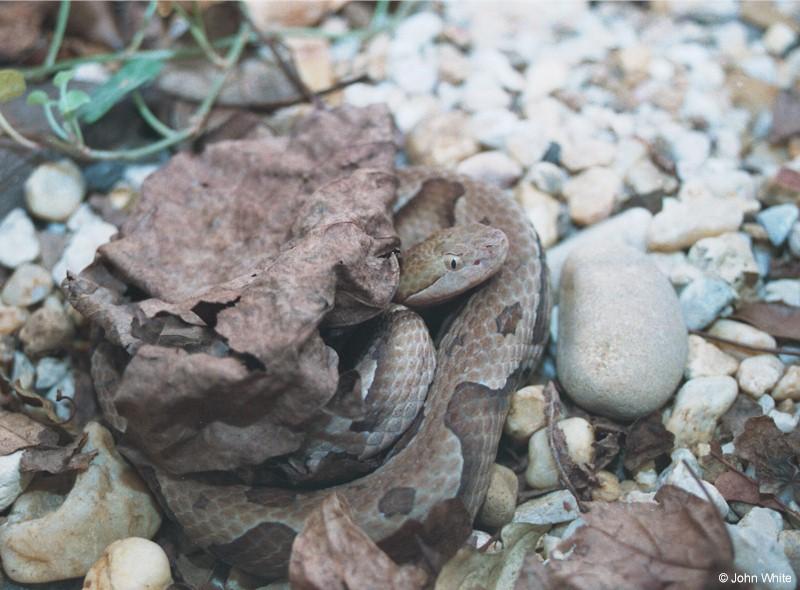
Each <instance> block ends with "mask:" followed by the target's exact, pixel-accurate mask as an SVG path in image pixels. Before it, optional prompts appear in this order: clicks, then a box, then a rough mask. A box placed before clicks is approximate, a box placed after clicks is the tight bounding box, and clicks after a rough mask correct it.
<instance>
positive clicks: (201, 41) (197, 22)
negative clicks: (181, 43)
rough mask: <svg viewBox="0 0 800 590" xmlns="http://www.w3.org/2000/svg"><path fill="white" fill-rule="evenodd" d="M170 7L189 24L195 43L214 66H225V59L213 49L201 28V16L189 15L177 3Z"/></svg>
mask: <svg viewBox="0 0 800 590" xmlns="http://www.w3.org/2000/svg"><path fill="white" fill-rule="evenodd" d="M172 8H173V10H175V12H177V13H178V15H179V16H180V17H181V18H182V19H183V20H185V21H186V23H187V24H188V25H189V33H191V35H192V38H193V39H194V41H195V43H197V45H198V46H199V47H200V49H202V50H203V53H205V55H206V57H207V58H208V60H209V61H210V62H211V63H213V64H214V65H215V66H218V67H225V60H224V59H223V58H222V57H220V56H219V54H218V53H217V52H216V51H214V48H213V47H212V46H211V43H210V42H209V40H208V37H207V36H206V33H205V31H204V30H203V27H202V23H203V21H202V17H200V18H198V17H197V14H195V16H194V18H193V17H191V16H189V13H187V12H186V10H184V9H183V7H182V6H181V5H180V4H177V3H175V4H173V5H172Z"/></svg>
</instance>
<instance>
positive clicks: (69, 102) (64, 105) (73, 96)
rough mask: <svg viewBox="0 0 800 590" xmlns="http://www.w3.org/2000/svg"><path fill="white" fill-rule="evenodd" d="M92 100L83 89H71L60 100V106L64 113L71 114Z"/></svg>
mask: <svg viewBox="0 0 800 590" xmlns="http://www.w3.org/2000/svg"><path fill="white" fill-rule="evenodd" d="M91 100H92V99H91V98H89V95H88V94H86V93H85V92H84V91H83V90H70V91H68V92H67V93H66V94H65V95H64V96H63V97H62V98H61V99H60V100H59V101H58V108H59V110H60V111H61V114H62V115H69V114H71V113H74V112H75V111H77V110H78V109H79V108H81V107H82V106H83V105H85V104H86V103H88V102H89V101H91Z"/></svg>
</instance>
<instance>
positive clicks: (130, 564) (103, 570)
mask: <svg viewBox="0 0 800 590" xmlns="http://www.w3.org/2000/svg"><path fill="white" fill-rule="evenodd" d="M170 584H172V572H171V571H170V566H169V559H168V558H167V554H166V553H164V550H163V549H162V548H161V547H160V546H159V545H158V544H157V543H153V541H149V540H148V539H143V538H141V537H128V538H127V539H120V540H119V541H114V542H113V543H111V544H110V545H109V546H108V547H106V549H105V551H103V554H102V555H101V556H100V559H98V560H97V561H96V562H95V564H94V565H93V566H92V567H91V569H90V570H89V572H88V573H87V574H86V578H85V579H84V580H83V590H166V589H167V588H168V587H169V585H170Z"/></svg>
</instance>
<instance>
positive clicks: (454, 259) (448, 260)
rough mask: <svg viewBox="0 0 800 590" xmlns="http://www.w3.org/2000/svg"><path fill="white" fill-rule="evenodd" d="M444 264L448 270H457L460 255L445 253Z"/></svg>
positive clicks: (459, 263)
mask: <svg viewBox="0 0 800 590" xmlns="http://www.w3.org/2000/svg"><path fill="white" fill-rule="evenodd" d="M444 266H445V268H448V269H450V270H458V269H459V268H461V266H462V263H461V257H460V256H456V255H455V254H445V255H444Z"/></svg>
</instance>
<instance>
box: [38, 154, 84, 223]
mask: <svg viewBox="0 0 800 590" xmlns="http://www.w3.org/2000/svg"><path fill="white" fill-rule="evenodd" d="M85 194H86V182H85V181H84V180H83V175H82V174H81V171H80V169H79V168H78V167H77V166H76V165H75V164H74V163H72V162H71V161H70V160H61V161H59V162H48V163H46V164H42V165H40V166H39V167H38V168H36V170H34V171H33V173H32V174H31V175H30V176H29V177H28V180H26V181H25V203H26V205H27V206H28V211H30V212H31V215H33V216H34V217H37V218H39V219H43V220H45V221H58V222H60V221H66V220H67V218H69V216H70V215H72V213H73V212H74V211H75V209H77V208H78V205H80V204H81V201H82V200H83V197H84V195H85Z"/></svg>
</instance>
